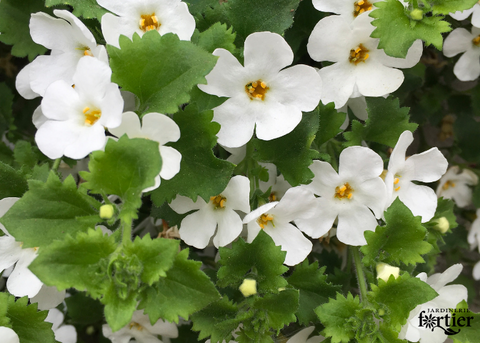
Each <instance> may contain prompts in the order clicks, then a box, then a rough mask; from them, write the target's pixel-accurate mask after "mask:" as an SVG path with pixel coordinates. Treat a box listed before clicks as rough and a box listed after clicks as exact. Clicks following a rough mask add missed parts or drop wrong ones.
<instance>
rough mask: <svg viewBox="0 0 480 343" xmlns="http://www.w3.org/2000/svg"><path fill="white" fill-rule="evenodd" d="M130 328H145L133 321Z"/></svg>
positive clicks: (139, 329)
mask: <svg viewBox="0 0 480 343" xmlns="http://www.w3.org/2000/svg"><path fill="white" fill-rule="evenodd" d="M129 327H130V330H131V329H133V328H135V329H137V330H138V331H142V330H143V326H141V325H140V324H138V323H137V322H131V323H130V325H129Z"/></svg>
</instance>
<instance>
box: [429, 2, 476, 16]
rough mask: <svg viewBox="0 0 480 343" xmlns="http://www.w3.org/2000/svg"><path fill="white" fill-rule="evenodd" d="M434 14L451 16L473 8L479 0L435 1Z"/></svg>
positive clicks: (433, 5)
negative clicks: (450, 14)
mask: <svg viewBox="0 0 480 343" xmlns="http://www.w3.org/2000/svg"><path fill="white" fill-rule="evenodd" d="M431 3H432V14H445V15H447V14H449V13H455V12H457V11H463V10H467V9H469V8H472V7H473V6H474V5H475V4H476V3H478V0H433V1H431Z"/></svg>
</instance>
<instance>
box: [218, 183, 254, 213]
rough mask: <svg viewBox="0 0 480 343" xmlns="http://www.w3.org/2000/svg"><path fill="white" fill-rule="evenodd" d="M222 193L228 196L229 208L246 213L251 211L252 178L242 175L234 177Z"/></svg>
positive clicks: (227, 204)
mask: <svg viewBox="0 0 480 343" xmlns="http://www.w3.org/2000/svg"><path fill="white" fill-rule="evenodd" d="M221 194H222V195H223V196H224V197H226V198H227V203H226V206H227V207H228V208H230V209H233V210H239V211H242V212H244V213H248V212H250V180H249V179H248V178H247V177H245V176H241V175H236V176H234V177H232V178H231V179H230V181H229V182H228V185H227V187H226V188H225V190H224V191H223V192H222V193H221Z"/></svg>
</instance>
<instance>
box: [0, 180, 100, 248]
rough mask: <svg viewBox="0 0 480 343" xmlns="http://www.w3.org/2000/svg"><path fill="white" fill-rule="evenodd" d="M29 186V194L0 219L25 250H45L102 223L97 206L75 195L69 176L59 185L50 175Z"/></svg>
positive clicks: (84, 196)
mask: <svg viewBox="0 0 480 343" xmlns="http://www.w3.org/2000/svg"><path fill="white" fill-rule="evenodd" d="M28 185H29V190H28V192H26V193H25V194H24V195H23V197H22V198H21V199H20V200H18V201H17V202H16V203H15V204H14V205H13V206H12V208H11V209H10V210H9V211H8V212H7V213H6V214H5V215H4V216H3V217H2V219H1V222H2V223H3V225H5V227H6V228H7V231H8V232H9V233H10V234H11V235H12V236H14V237H15V239H17V240H18V241H19V242H23V247H24V248H33V247H44V246H47V245H49V244H50V243H51V242H52V241H54V240H55V239H60V240H61V239H63V238H64V237H66V236H67V235H75V234H76V233H77V232H79V231H83V232H85V231H86V230H87V229H88V228H89V227H90V228H91V227H94V226H95V224H97V223H98V222H100V221H101V219H100V217H99V216H98V213H97V211H96V210H95V209H94V207H95V208H99V207H100V203H98V202H97V201H96V200H94V199H93V198H91V197H89V196H88V195H86V194H84V193H82V192H80V191H78V190H77V185H76V183H75V181H74V180H73V178H72V177H71V176H69V177H68V178H67V179H66V180H65V181H64V183H62V182H61V181H60V180H59V178H58V176H56V175H55V173H54V172H51V173H50V176H49V177H48V180H47V182H46V183H44V182H41V181H37V180H30V181H29V182H28Z"/></svg>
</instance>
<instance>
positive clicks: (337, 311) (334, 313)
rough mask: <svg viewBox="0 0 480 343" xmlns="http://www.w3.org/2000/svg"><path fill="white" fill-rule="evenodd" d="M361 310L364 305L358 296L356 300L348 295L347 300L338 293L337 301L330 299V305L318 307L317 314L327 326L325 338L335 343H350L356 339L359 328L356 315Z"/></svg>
mask: <svg viewBox="0 0 480 343" xmlns="http://www.w3.org/2000/svg"><path fill="white" fill-rule="evenodd" d="M360 309H362V305H360V298H359V297H358V296H355V298H354V297H353V295H352V294H351V293H348V295H347V297H346V298H345V297H344V296H343V295H341V294H340V293H337V297H336V299H330V301H329V302H328V303H326V304H323V305H322V306H319V307H317V309H316V310H315V313H316V314H317V316H318V318H320V321H321V322H322V324H323V325H324V326H325V330H324V331H323V332H324V336H325V337H327V338H328V337H332V342H333V343H339V342H342V343H348V342H349V341H350V340H351V339H352V338H354V337H355V332H356V331H357V330H358V328H359V322H358V318H356V313H357V311H358V310H360Z"/></svg>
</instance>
